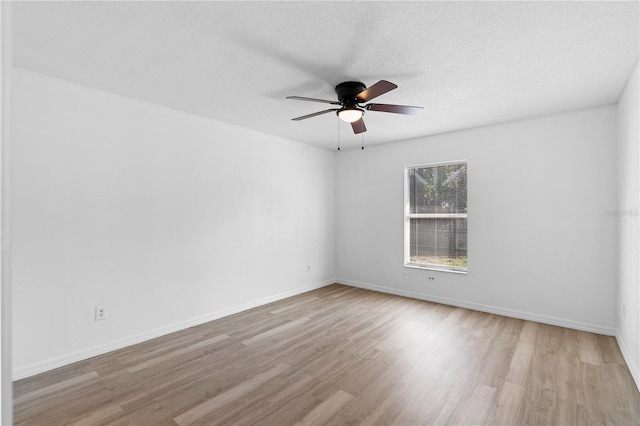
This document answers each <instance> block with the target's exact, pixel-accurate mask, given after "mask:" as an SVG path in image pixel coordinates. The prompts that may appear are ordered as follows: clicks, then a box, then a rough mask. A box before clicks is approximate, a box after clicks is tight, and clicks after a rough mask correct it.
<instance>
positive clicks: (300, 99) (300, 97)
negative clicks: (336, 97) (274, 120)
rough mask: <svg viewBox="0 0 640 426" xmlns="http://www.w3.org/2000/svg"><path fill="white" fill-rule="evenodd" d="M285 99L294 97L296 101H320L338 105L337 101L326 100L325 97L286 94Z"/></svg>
mask: <svg viewBox="0 0 640 426" xmlns="http://www.w3.org/2000/svg"><path fill="white" fill-rule="evenodd" d="M287 99H295V100H297V101H309V102H322V103H325V104H331V105H340V102H338V101H328V100H326V99H316V98H305V97H303V96H287Z"/></svg>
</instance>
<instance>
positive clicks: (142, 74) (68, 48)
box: [12, 1, 639, 149]
mask: <svg viewBox="0 0 640 426" xmlns="http://www.w3.org/2000/svg"><path fill="white" fill-rule="evenodd" d="M638 6H639V3H638V2H637V1H634V2H577V1H572V2H354V1H349V2H43V3H39V2H22V3H14V5H13V11H12V16H13V23H12V25H13V43H14V45H13V55H14V59H13V61H14V65H15V66H17V67H21V68H25V69H30V70H33V71H36V72H40V73H43V74H48V75H51V76H55V77H59V78H62V79H66V80H70V81H74V82H77V83H80V84H84V85H87V86H92V87H96V88H99V89H104V90H107V91H110V92H113V93H117V94H121V95H125V96H129V97H132V98H137V99H142V100H145V101H149V102H153V103H156V104H160V105H165V106H168V107H171V108H174V109H178V110H182V111H187V112H190V113H194V114H198V115H202V116H205V117H210V118H214V119H217V120H220V121H224V122H228V123H232V124H237V125H240V126H244V127H248V128H251V129H254V130H257V131H260V132H264V133H269V134H274V135H279V136H283V137H285V138H289V139H293V140H297V141H301V142H305V143H310V144H314V145H317V146H321V147H326V148H329V149H334V148H335V147H336V143H337V137H338V124H337V122H338V119H337V117H336V116H335V115H334V114H326V115H323V116H319V117H315V118H312V119H309V120H305V121H299V122H294V121H291V118H293V117H296V116H300V115H304V114H308V113H312V112H315V111H320V110H323V109H326V107H327V105H323V104H319V103H311V102H301V101H294V100H285V96H288V95H298V96H307V97H317V98H324V99H335V94H334V92H333V87H334V86H335V85H336V84H337V83H340V82H342V81H345V80H359V81H362V82H364V83H365V84H366V85H371V84H373V83H375V82H377V81H378V80H381V79H385V80H389V81H392V82H394V83H396V84H397V85H398V86H399V87H398V89H396V90H394V91H392V92H389V93H387V94H385V95H383V96H381V97H379V98H377V99H376V100H375V102H381V103H398V104H408V105H420V106H423V107H424V112H423V113H422V115H420V116H417V117H413V116H402V115H397V114H386V113H380V112H373V111H370V112H367V113H366V115H365V122H366V124H367V128H368V131H367V132H366V133H364V142H365V144H367V145H371V144H374V143H384V142H391V141H396V140H400V139H407V138H412V137H417V136H421V135H428V134H434V133H440V132H445V131H450V130H456V129H462V128H469V127H475V126H480V125H486V124H491V123H497V122H503V121H508V120H512V119H517V118H522V117H528V116H536V115H543V114H549V113H554V112H559V111H565V110H571V109H576V108H583V107H591V106H598V105H605V104H611V103H615V102H616V101H617V99H618V97H619V96H620V93H621V92H622V89H623V88H624V85H625V83H626V80H627V78H628V77H629V75H630V74H631V71H632V70H633V67H634V66H635V64H636V63H637V62H638V57H639V52H638V22H639V7H638ZM340 137H341V141H342V142H341V144H342V146H343V148H348V147H350V146H359V144H360V136H355V135H353V134H352V132H351V129H350V126H349V125H348V124H346V123H341V125H340Z"/></svg>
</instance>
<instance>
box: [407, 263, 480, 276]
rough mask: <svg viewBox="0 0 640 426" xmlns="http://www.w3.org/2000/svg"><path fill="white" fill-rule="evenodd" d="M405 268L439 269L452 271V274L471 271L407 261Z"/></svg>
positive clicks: (464, 273)
mask: <svg viewBox="0 0 640 426" xmlns="http://www.w3.org/2000/svg"><path fill="white" fill-rule="evenodd" d="M404 267H405V268H413V269H425V270H428V271H438V272H450V273H452V274H462V275H467V274H468V273H469V271H462V270H460V269H450V268H447V267H445V266H437V265H421V264H419V263H405V264H404Z"/></svg>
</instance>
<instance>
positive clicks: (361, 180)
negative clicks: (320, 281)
mask: <svg viewBox="0 0 640 426" xmlns="http://www.w3.org/2000/svg"><path fill="white" fill-rule="evenodd" d="M615 123H616V107H615V106H607V107H601V108H594V109H588V110H581V111H574V112H568V113H564V114H557V115H551V116H547V117H542V118H534V119H528V120H522V121H517V122H510V123H506V124H500V125H495V126H489V127H482V128H476V129H471V130H466V131H458V132H453V133H447V134H442V135H437V136H432V137H425V138H421V139H416V140H411V141H405V142H398V143H389V144H386V145H380V146H376V147H370V148H366V149H365V150H364V151H361V150H353V151H343V152H341V153H339V154H338V155H337V159H338V160H337V182H338V186H337V192H336V203H337V214H336V235H337V237H336V238H337V240H336V246H337V254H336V259H337V269H336V271H337V272H336V275H337V281H338V282H341V283H346V284H351V285H356V286H362V287H366V288H371V289H376V290H381V291H388V292H392V293H396V294H404V295H408V296H412V297H417V298H423V299H427V300H435V301H442V302H445V303H450V304H453V305H459V306H467V307H471V308H474V309H479V310H484V311H488V312H496V313H500V314H505V315H510V316H515V317H521V318H528V319H532V320H536V321H540V322H547V323H551V324H557V325H563V326H568V327H573V328H577V329H583V330H590V331H595V332H600V333H606V334H614V331H615V321H616V316H615V309H616V302H615V271H616V256H615V249H616V221H615V219H612V218H611V217H607V216H606V214H605V211H606V210H610V209H614V208H615V205H616V193H615V188H616V178H617V175H616V170H615V163H616V154H615V148H614V147H615V137H616V131H615ZM365 145H366V142H365ZM460 159H466V160H468V179H469V184H468V185H469V193H468V205H469V224H468V226H469V242H468V244H469V246H468V249H469V259H468V261H469V273H468V275H460V274H452V273H446V272H433V271H425V270H417V269H410V268H404V267H403V169H404V166H406V165H415V164H422V163H432V162H440V161H450V160H460ZM404 273H406V276H407V277H406V279H404V278H403V274H404ZM429 276H432V277H435V281H428V277H429Z"/></svg>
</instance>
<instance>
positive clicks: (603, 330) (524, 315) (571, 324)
mask: <svg viewBox="0 0 640 426" xmlns="http://www.w3.org/2000/svg"><path fill="white" fill-rule="evenodd" d="M336 283H338V284H344V285H348V286H351V287H359V288H364V289H366V290H373V291H379V292H381V293H388V294H394V295H396V296H404V297H410V298H412V299H419V300H425V301H427V302H435V303H442V304H443V305H451V306H457V307H460V308H467V309H472V310H474V311H480V312H487V313H490V314H497V315H502V316H505V317H510V318H518V319H523V320H527V321H533V322H539V323H543V324H549V325H555V326H558V327H565V328H571V329H574V330H581V331H588V332H591V333H597V334H604V335H607V336H615V328H614V327H609V326H606V325H599V324H592V323H588V322H581V321H574V320H570V319H566V318H558V317H551V316H547V315H539V314H534V313H531V312H523V311H516V310H513V309H507V308H501V307H498V306H491V305H483V304H480V303H474V302H467V301H464V300H456V299H447V298H444V297H439V296H432V295H428V294H422V293H416V292H412V291H407V290H400V289H397V288H391V287H384V286H379V285H374V284H367V283H361V282H357V281H351V280H345V279H341V278H337V279H336Z"/></svg>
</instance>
